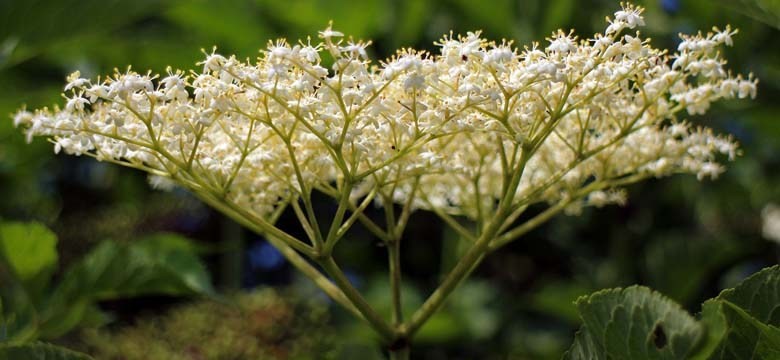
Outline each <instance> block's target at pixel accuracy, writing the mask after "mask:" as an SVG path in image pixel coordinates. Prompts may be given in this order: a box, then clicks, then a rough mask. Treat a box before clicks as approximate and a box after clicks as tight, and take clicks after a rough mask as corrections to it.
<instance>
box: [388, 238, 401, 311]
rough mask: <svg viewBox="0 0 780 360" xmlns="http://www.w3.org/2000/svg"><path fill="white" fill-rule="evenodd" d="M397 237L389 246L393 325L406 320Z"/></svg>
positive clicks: (399, 249)
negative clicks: (402, 302)
mask: <svg viewBox="0 0 780 360" xmlns="http://www.w3.org/2000/svg"><path fill="white" fill-rule="evenodd" d="M399 240H400V239H395V240H394V241H393V242H392V243H390V244H388V246H387V261H388V263H389V264H390V291H391V298H392V304H393V325H394V326H399V325H401V324H402V323H403V321H404V314H403V307H402V305H401V241H399Z"/></svg>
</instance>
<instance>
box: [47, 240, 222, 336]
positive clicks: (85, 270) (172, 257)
mask: <svg viewBox="0 0 780 360" xmlns="http://www.w3.org/2000/svg"><path fill="white" fill-rule="evenodd" d="M187 246H189V245H187V244H185V243H184V242H183V239H181V238H178V237H171V236H168V237H165V236H158V237H156V238H150V239H146V240H141V241H138V242H134V243H131V244H127V245H122V244H117V243H114V242H103V243H102V244H100V245H99V246H98V247H97V248H95V249H94V250H93V251H92V252H91V253H90V254H88V255H87V256H86V257H85V258H84V259H82V260H81V261H79V262H78V263H77V264H75V265H74V266H73V267H72V268H71V269H69V270H68V271H67V272H66V273H65V275H64V277H63V280H62V282H61V283H60V285H59V286H58V287H57V288H56V289H55V291H54V294H53V295H52V297H51V301H49V302H48V303H47V304H46V308H45V309H44V310H43V311H42V312H43V313H44V317H45V319H46V320H45V322H44V323H43V324H42V325H41V336H43V337H47V338H52V337H56V336H59V335H62V334H64V333H66V332H67V331H69V330H70V329H72V328H73V327H75V326H77V325H79V324H80V323H82V321H84V320H85V319H87V318H90V319H94V318H100V316H99V311H98V310H97V309H96V308H95V307H94V305H93V304H94V302H96V301H100V300H109V299H117V298H122V297H132V296H140V295H148V294H166V295H195V294H214V289H213V288H212V286H211V282H210V278H209V275H208V272H207V270H206V269H205V267H204V266H203V264H202V263H201V262H200V260H199V259H198V257H197V255H195V254H194V253H193V251H191V249H188V248H187Z"/></svg>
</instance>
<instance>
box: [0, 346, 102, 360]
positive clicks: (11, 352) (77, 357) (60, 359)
mask: <svg viewBox="0 0 780 360" xmlns="http://www.w3.org/2000/svg"><path fill="white" fill-rule="evenodd" d="M90 359H92V358H91V357H90V356H88V355H86V354H82V353H79V352H75V351H72V350H68V349H66V348H63V347H59V346H55V345H51V344H46V343H34V344H24V345H0V360H90Z"/></svg>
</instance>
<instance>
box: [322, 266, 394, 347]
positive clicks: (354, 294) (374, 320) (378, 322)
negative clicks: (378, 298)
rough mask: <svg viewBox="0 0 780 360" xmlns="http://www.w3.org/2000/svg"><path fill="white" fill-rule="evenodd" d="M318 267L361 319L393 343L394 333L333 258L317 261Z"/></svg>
mask: <svg viewBox="0 0 780 360" xmlns="http://www.w3.org/2000/svg"><path fill="white" fill-rule="evenodd" d="M319 264H320V266H322V269H323V270H325V272H326V273H327V274H328V275H330V277H331V278H332V279H333V282H334V283H335V284H336V286H338V288H339V289H341V291H342V292H343V293H344V295H345V296H346V297H347V298H348V299H349V300H350V302H351V303H352V304H354V305H355V307H356V308H357V310H358V311H359V312H360V313H361V314H362V315H363V316H362V317H363V318H364V319H366V321H368V323H369V325H371V327H372V328H373V329H374V331H376V332H377V333H378V334H379V335H381V336H382V338H384V339H385V340H386V341H393V340H395V338H396V331H395V329H393V328H392V327H391V326H390V325H388V324H387V322H386V321H385V320H384V319H382V317H381V316H380V315H379V314H377V313H376V311H375V310H374V308H372V307H371V305H369V304H368V302H367V301H366V299H364V298H363V296H362V295H360V292H359V291H358V290H357V289H355V287H354V286H352V283H350V282H349V279H347V276H346V275H344V272H343V271H341V269H340V268H339V266H338V264H336V261H334V260H333V257H330V256H329V257H327V258H325V259H323V260H320V261H319Z"/></svg>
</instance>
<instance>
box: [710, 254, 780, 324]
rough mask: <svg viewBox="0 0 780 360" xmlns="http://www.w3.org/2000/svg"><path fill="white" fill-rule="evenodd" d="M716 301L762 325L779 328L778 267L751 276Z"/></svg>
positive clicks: (779, 276)
mask: <svg viewBox="0 0 780 360" xmlns="http://www.w3.org/2000/svg"><path fill="white" fill-rule="evenodd" d="M717 299H718V300H725V301H728V302H730V303H733V304H734V305H736V306H738V307H740V308H742V309H744V310H745V312H747V313H748V314H749V315H750V316H752V317H754V318H756V320H758V321H760V322H762V323H764V324H767V325H773V326H780V265H775V266H773V267H770V268H766V269H764V270H761V271H759V272H757V273H755V274H753V275H751V276H750V277H748V278H747V279H745V280H744V281H742V282H741V283H740V284H739V285H737V287H735V288H733V289H727V290H724V291H723V292H721V293H720V295H718V297H717Z"/></svg>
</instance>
